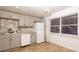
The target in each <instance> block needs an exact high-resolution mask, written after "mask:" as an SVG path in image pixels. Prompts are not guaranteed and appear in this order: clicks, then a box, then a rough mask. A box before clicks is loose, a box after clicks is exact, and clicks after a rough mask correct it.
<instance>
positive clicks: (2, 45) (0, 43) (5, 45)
mask: <svg viewBox="0 0 79 59" xmlns="http://www.w3.org/2000/svg"><path fill="white" fill-rule="evenodd" d="M9 48H10V41H9V37H7V36H0V51H2V50H7V49H9Z"/></svg>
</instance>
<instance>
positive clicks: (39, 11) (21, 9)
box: [0, 6, 69, 17]
mask: <svg viewBox="0 0 79 59" xmlns="http://www.w3.org/2000/svg"><path fill="white" fill-rule="evenodd" d="M68 7H69V6H0V11H7V12H12V13H17V14H22V15H28V16H34V17H44V16H45V14H46V12H47V11H48V10H51V11H52V12H53V13H55V12H58V11H60V10H63V9H65V8H68Z"/></svg>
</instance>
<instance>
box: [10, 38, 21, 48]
mask: <svg viewBox="0 0 79 59" xmlns="http://www.w3.org/2000/svg"><path fill="white" fill-rule="evenodd" d="M20 43H21V42H20V36H12V40H11V48H16V47H20Z"/></svg>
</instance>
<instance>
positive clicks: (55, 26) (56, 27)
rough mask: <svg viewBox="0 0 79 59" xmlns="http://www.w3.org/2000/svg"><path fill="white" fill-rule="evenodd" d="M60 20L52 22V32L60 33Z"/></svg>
mask: <svg viewBox="0 0 79 59" xmlns="http://www.w3.org/2000/svg"><path fill="white" fill-rule="evenodd" d="M59 28H60V18H56V19H52V20H51V32H54V33H59V32H60V29H59Z"/></svg>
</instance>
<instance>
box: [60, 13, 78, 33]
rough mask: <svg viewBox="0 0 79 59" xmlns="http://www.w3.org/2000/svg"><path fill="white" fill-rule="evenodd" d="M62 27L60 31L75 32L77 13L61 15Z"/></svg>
mask: <svg viewBox="0 0 79 59" xmlns="http://www.w3.org/2000/svg"><path fill="white" fill-rule="evenodd" d="M61 22H62V27H61V28H62V29H61V32H62V33H64V34H77V28H78V23H77V22H78V15H77V14H74V15H70V16H66V17H62V21H61Z"/></svg>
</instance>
